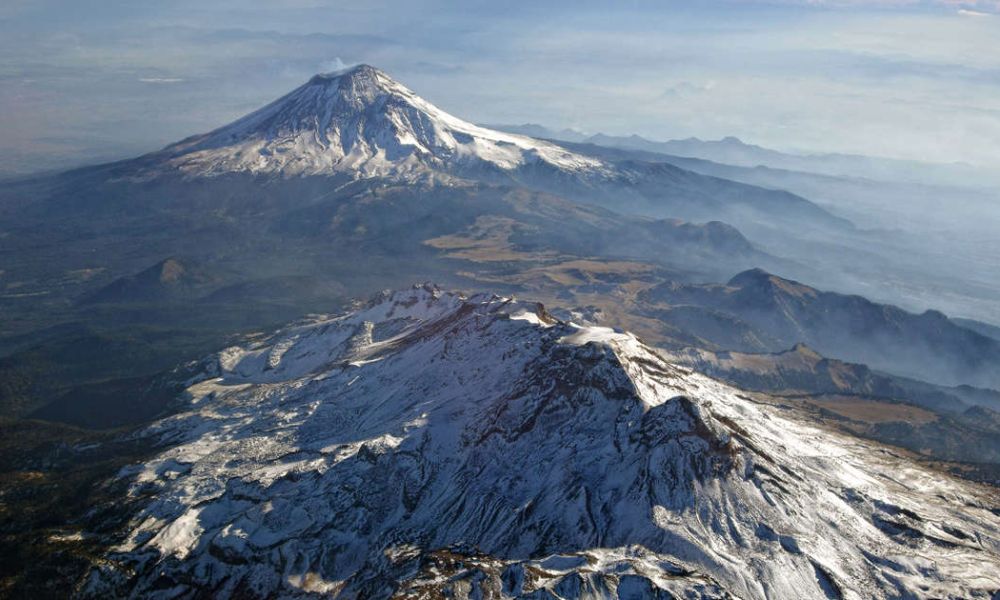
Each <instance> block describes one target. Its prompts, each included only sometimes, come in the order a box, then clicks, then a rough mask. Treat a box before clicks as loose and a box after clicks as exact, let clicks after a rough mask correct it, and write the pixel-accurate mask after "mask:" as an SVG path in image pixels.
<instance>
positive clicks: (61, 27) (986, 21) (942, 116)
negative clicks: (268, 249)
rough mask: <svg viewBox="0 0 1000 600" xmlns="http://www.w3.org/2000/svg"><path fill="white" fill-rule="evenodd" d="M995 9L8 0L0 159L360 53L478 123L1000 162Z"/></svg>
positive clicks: (108, 152)
mask: <svg viewBox="0 0 1000 600" xmlns="http://www.w3.org/2000/svg"><path fill="white" fill-rule="evenodd" d="M692 5H696V6H692ZM996 13H1000V0H990V1H979V2H974V1H973V2H956V1H951V0H939V1H934V0H927V1H907V0H882V1H879V0H870V1H851V0H839V1H828V2H824V1H823V0H785V1H783V2H758V1H753V0H742V1H740V0H732V1H728V2H721V1H704V0H702V1H698V2H685V3H681V2H648V3H643V2H632V3H620V2H619V3H611V2H600V3H598V2H568V1H560V2H514V3H498V2H485V1H481V2H480V1H470V2H443V1H434V2H358V3H347V2H331V1H327V0H284V1H279V0H269V1H264V0H249V1H241V2H237V1H235V0H222V1H216V2H211V1H208V0H200V1H194V0H174V1H154V0H129V1H124V0H118V1H114V0H104V1H101V2H88V1H84V0H74V1H70V0H30V1H29V0H5V1H4V2H3V3H0V173H12V172H25V171H30V170H33V169H41V168H58V167H61V166H67V165H74V164H80V163H84V162H97V161H102V160H109V159H113V158H121V157H128V156H131V155H135V154H138V153H141V152H144V151H148V150H153V149H156V148H158V147H161V146H163V145H165V144H166V143H168V142H171V141H174V140H177V139H180V138H183V137H185V136H187V135H190V134H192V133H196V132H200V131H205V130H208V129H211V128H214V127H216V126H218V125H221V124H223V123H225V122H227V121H229V120H231V119H233V118H235V117H237V116H239V115H241V114H243V113H246V112H248V111H250V110H252V109H254V108H256V107H258V106H260V105H262V104H264V103H266V102H267V101H269V100H272V99H273V98H274V97H276V96H278V95H280V94H282V93H284V92H286V91H288V90H290V89H291V88H293V87H295V86H297V85H299V84H301V83H302V82H304V81H305V80H306V79H307V78H308V77H309V76H310V75H311V74H313V73H315V72H318V71H324V70H330V69H333V68H335V67H336V66H337V65H339V64H341V63H346V64H352V63H358V62H367V63H370V64H373V65H376V66H378V67H380V68H382V69H384V70H386V71H388V72H389V73H390V74H392V75H393V76H395V77H396V78H397V79H399V80H400V81H402V82H403V83H405V84H407V85H408V86H410V87H411V88H413V89H414V90H416V91H417V92H418V93H420V94H421V95H423V96H424V97H426V98H427V99H429V100H431V101H432V102H434V103H436V104H438V105H439V106H441V107H442V108H444V109H446V110H449V111H451V112H453V113H455V114H457V115H459V116H461V117H463V118H466V119H469V120H472V121H477V122H491V123H523V122H537V123H542V124H545V125H548V126H552V127H575V128H578V129H582V130H584V131H587V132H591V133H594V132H605V133H611V134H628V133H639V134H641V135H644V136H647V137H651V138H656V139H667V138H674V137H687V136H698V137H703V138H718V137H723V136H726V135H735V136H739V137H741V138H743V139H745V140H747V141H750V142H754V143H759V144H762V145H767V146H772V147H777V148H781V149H800V150H809V151H844V152H857V153H867V154H875V155H883V156H895V157H903V158H916V159H923V160H933V161H966V162H972V163H975V164H980V165H986V166H998V167H1000V15H998V14H996Z"/></svg>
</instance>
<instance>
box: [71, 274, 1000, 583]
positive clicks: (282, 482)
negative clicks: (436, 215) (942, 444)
mask: <svg viewBox="0 0 1000 600" xmlns="http://www.w3.org/2000/svg"><path fill="white" fill-rule="evenodd" d="M188 396H189V398H190V407H189V409H188V410H187V411H185V412H182V413H180V414H178V415H176V416H173V417H170V418H168V419H165V420H163V421H161V422H159V423H157V424H156V425H154V426H152V427H151V428H150V429H149V430H148V431H147V432H146V433H145V435H148V436H153V437H155V438H159V439H160V440H161V441H162V443H164V444H167V445H169V447H168V448H167V449H165V450H164V451H163V452H162V453H161V454H160V455H159V456H157V457H156V458H154V459H153V460H150V461H149V462H147V463H145V464H140V465H137V466H135V468H132V469H129V470H127V471H126V472H123V473H122V474H121V476H122V477H125V478H127V479H128V480H129V481H131V489H132V492H131V493H132V494H133V495H135V496H136V497H140V496H142V495H143V494H150V498H151V500H150V501H148V503H146V504H145V507H144V508H143V509H142V510H141V512H140V513H139V514H137V515H136V516H135V518H134V519H132V521H131V524H130V525H129V528H128V531H127V535H126V537H125V539H124V540H123V541H122V542H121V544H120V545H119V546H118V547H117V548H115V549H114V551H113V552H111V553H110V554H109V556H108V559H109V561H108V562H107V563H106V566H104V567H101V568H100V569H96V570H95V571H94V572H93V574H92V577H91V578H90V580H89V581H88V585H87V587H86V590H85V592H86V594H85V595H90V596H92V597H106V596H107V595H108V594H120V593H123V592H125V591H126V590H127V591H129V592H130V593H131V594H132V595H135V596H143V597H154V598H156V597H162V598H167V597H175V596H178V595H185V594H187V593H189V592H190V591H191V590H197V591H200V592H202V593H209V594H213V595H239V596H241V597H272V596H285V597H297V596H309V595H314V594H334V595H336V594H340V595H341V597H345V598H347V597H366V598H373V597H374V598H378V597H389V596H391V595H393V594H400V595H403V596H406V597H437V596H438V595H439V594H451V595H454V596H457V597H515V596H518V597H520V596H532V597H561V598H580V597H588V596H591V597H592V596H593V595H598V596H606V595H617V596H618V597H621V598H630V597H636V598H639V597H664V598H669V597H673V596H671V594H674V595H682V596H684V597H700V598H722V597H731V596H729V595H728V594H731V595H733V596H737V597H741V598H772V597H780V598H791V597H808V598H824V597H830V598H840V597H844V598H862V597H864V598H873V597H874V598H890V597H893V598H894V597H899V596H900V595H909V596H912V597H928V598H929V597H984V598H986V597H989V595H990V594H991V593H992V591H993V590H995V589H997V588H998V587H1000V575H998V573H1000V517H997V515H996V514H995V513H994V512H991V508H992V507H995V506H996V504H995V499H994V498H992V497H991V496H990V495H989V492H988V491H987V490H986V489H985V488H980V487H977V486H975V485H973V484H969V483H964V482H959V481H957V480H953V479H951V478H948V477H946V476H944V475H939V474H935V473H932V472H930V471H927V470H925V469H923V468H921V467H918V466H916V465H914V464H912V463H909V462H907V461H906V460H904V459H902V458H900V457H898V456H897V455H895V454H893V453H891V452H889V451H887V450H884V449H882V448H880V447H878V446H876V445H873V444H870V443H867V442H863V441H860V440H856V439H853V438H849V437H845V436H842V435H838V434H834V433H831V432H827V431H824V430H821V429H818V428H816V427H814V426H810V425H807V424H804V423H801V422H797V421H795V420H793V419H792V418H789V417H787V416H784V415H782V414H780V413H779V412H778V411H776V410H775V409H773V408H770V407H767V406H762V405H757V404H755V403H753V402H751V401H750V400H747V399H746V398H745V397H742V396H741V395H739V394H738V392H737V391H736V390H734V389H732V388H729V387H727V386H725V385H722V384H720V383H718V382H715V381H713V380H710V379H708V378H706V377H703V376H700V375H696V374H694V373H692V372H690V371H688V370H687V369H684V368H681V367H675V366H673V365H671V364H669V363H667V362H665V361H664V360H663V359H662V358H661V357H660V356H659V355H658V354H657V353H655V352H654V351H652V350H651V349H649V348H647V347H646V346H645V345H643V344H642V343H641V342H640V341H639V340H638V339H636V338H635V337H634V336H632V335H630V334H625V333H616V332H614V331H612V330H609V329H605V328H599V327H580V326H576V325H573V324H569V323H565V322H561V321H557V320H556V319H554V318H553V317H551V316H550V315H549V314H548V313H546V312H545V311H544V309H542V308H541V307H540V306H539V305H537V304H528V303H522V302H518V301H514V300H511V299H506V298H500V297H496V296H473V297H471V298H465V297H462V296H460V295H456V294H449V293H442V292H440V291H438V290H437V289H435V288H433V287H417V288H414V289H412V290H409V291H404V292H397V293H394V294H386V295H383V296H381V297H379V298H378V299H377V300H375V301H373V302H372V303H371V304H369V305H368V306H366V307H364V308H362V309H359V310H358V311H356V312H353V313H350V314H347V315H345V316H341V317H335V318H321V319H316V320H312V321H309V322H304V323H300V324H297V325H294V326H291V327H289V328H287V329H285V330H282V331H280V332H278V333H276V334H275V335H274V336H273V337H272V338H271V339H269V340H267V341H264V342H259V343H256V344H251V345H248V346H243V347H233V348H230V349H228V350H226V351H224V352H222V353H221V354H220V355H219V357H218V361H217V367H215V368H213V369H211V370H210V372H209V373H206V375H205V376H204V378H203V379H202V380H201V381H199V382H197V383H194V384H193V385H192V386H191V387H190V388H189V390H188Z"/></svg>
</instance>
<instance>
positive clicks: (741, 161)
mask: <svg viewBox="0 0 1000 600" xmlns="http://www.w3.org/2000/svg"><path fill="white" fill-rule="evenodd" d="M492 127H493V128H494V129H498V130H501V131H508V132H511V133H519V134H523V135H530V136H532V137H537V138H542V139H551V140H560V141H566V142H574V143H584V144H595V145H598V146H607V147H611V148H622V149H628V150H642V151H647V152H657V153H661V154H670V155H674V156H678V157H687V158H698V159H702V160H710V161H713V162H717V163H723V164H727V165H733V166H740V167H759V166H763V167H769V168H773V169H785V170H790V171H803V172H808V173H817V174H823V175H833V176H839V177H852V178H861V179H874V180H889V181H908V182H915V183H925V184H947V185H983V184H988V185H996V184H997V183H1000V177H997V176H996V174H995V173H992V172H991V171H990V170H988V169H983V168H979V167H975V166H973V165H968V164H964V163H946V162H941V163H929V162H921V161H912V160H900V159H893V158H883V157H873V156H864V155H859V154H838V153H822V154H797V153H790V152H781V151H778V150H772V149H769V148H765V147H763V146H758V145H754V144H748V143H746V142H744V141H742V140H740V139H739V138H737V137H733V136H729V137H724V138H722V139H719V140H702V139H699V138H696V137H689V138H685V139H676V140H668V141H662V142H661V141H654V140H650V139H647V138H645V137H642V136H640V135H636V134H632V135H628V136H613V135H605V134H603V133H597V134H594V135H586V134H583V133H581V132H579V131H576V130H573V129H562V130H553V129H549V128H547V127H544V126H542V125H538V124H524V125H493V126H492Z"/></svg>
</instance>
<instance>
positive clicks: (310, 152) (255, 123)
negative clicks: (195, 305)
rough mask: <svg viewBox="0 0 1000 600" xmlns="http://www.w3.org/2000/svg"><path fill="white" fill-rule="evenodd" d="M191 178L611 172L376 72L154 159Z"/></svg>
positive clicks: (316, 80)
mask: <svg viewBox="0 0 1000 600" xmlns="http://www.w3.org/2000/svg"><path fill="white" fill-rule="evenodd" d="M154 156H155V157H156V158H158V159H160V160H162V161H163V162H162V163H159V165H160V166H161V167H162V166H164V165H167V166H170V167H172V168H177V169H180V170H181V171H182V172H184V173H187V174H190V175H199V176H206V175H207V176H211V175H221V174H226V173H240V172H248V173H264V174H280V175H284V176H293V175H329V174H333V173H345V174H350V175H351V176H352V177H374V176H419V175H422V174H424V173H426V172H427V171H428V169H429V168H433V169H442V168H444V169H446V170H449V169H450V170H454V169H461V168H482V167H489V168H495V169H501V170H510V169H514V168H517V167H520V166H524V165H526V164H530V163H536V162H542V163H545V164H548V165H551V166H554V167H556V168H558V169H563V170H569V171H578V170H601V169H603V168H604V166H603V163H601V162H600V161H598V160H597V159H593V158H589V157H585V156H581V155H579V154H574V153H572V152H569V151H567V150H565V149H563V148H560V147H559V146H556V145H555V144H551V143H548V142H544V141H541V140H535V139H532V138H529V137H525V136H520V135H515V134H509V133H503V132H499V131H493V130H490V129H485V128H483V127H479V126H477V125H473V124H472V123H468V122H466V121H463V120H461V119H459V118H457V117H454V116H452V115H450V114H448V113H446V112H444V111H443V110H441V109H439V108H438V107H436V106H434V105H433V104H431V103H429V102H427V101H426V100H424V99H423V98H420V97H419V96H417V95H416V94H414V93H413V92H412V91H410V90H409V89H407V88H406V87H405V86H403V85H402V84H400V83H398V82H396V81H395V80H393V79H392V78H390V77H389V76H388V75H386V74H385V73H383V72H382V71H379V70H378V69H376V68H374V67H370V66H368V65H361V66H357V67H352V68H350V69H346V70H344V71H338V72H335V73H329V74H324V75H317V76H315V77H313V78H312V79H311V80H310V81H309V82H308V83H306V84H305V85H303V86H301V87H299V88H297V89H295V90H293V91H292V92H291V93H289V94H288V95H286V96H284V97H282V98H279V99H278V100H276V101H274V102H272V103H271V104H269V105H267V106H265V107H264V108H262V109H260V110H258V111H256V112H253V113H251V114H249V115H247V116H245V117H243V118H241V119H239V120H237V121H235V122H233V123H231V124H229V125H226V126H224V127H222V128H220V129H217V130H215V131H212V132H210V133H207V134H204V135H200V136H195V137H192V138H188V139H186V140H183V141H181V142H179V143H177V144H174V145H172V146H168V147H167V148H166V149H164V150H163V151H162V152H160V153H157V154H156V155H154Z"/></svg>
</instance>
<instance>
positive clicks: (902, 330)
mask: <svg viewBox="0 0 1000 600" xmlns="http://www.w3.org/2000/svg"><path fill="white" fill-rule="evenodd" d="M642 298H643V299H644V300H645V301H647V302H649V303H651V305H653V306H654V307H661V310H657V312H656V314H657V316H658V318H660V319H662V320H664V321H667V322H670V323H672V324H674V325H676V326H678V327H680V328H682V329H684V330H685V331H689V332H691V333H693V334H695V335H698V336H700V337H702V338H703V339H704V340H706V341H707V342H709V343H713V344H717V345H718V346H719V347H721V348H722V349H728V350H736V351H742V352H775V351H779V350H784V349H787V348H790V347H792V346H793V345H795V344H800V343H804V344H807V345H809V346H810V347H812V348H815V349H816V350H818V351H819V352H820V353H821V354H823V355H825V356H829V357H836V358H841V359H844V360H849V361H851V362H856V363H864V364H867V365H870V366H871V367H873V368H876V369H881V370H885V371H889V372H892V373H896V374H898V375H904V376H908V377H913V378H917V379H924V380H927V381H935V382H939V383H943V384H946V385H960V384H972V385H976V386H981V387H989V388H994V389H1000V340H997V339H994V338H992V337H989V336H987V335H984V334H983V333H980V332H977V331H973V330H972V329H969V328H967V327H964V326H962V325H961V324H960V323H957V322H954V321H952V320H950V319H948V318H947V317H946V316H945V315H943V314H941V313H940V312H937V311H927V312H924V313H922V314H913V313H910V312H907V311H904V310H902V309H900V308H897V307H895V306H890V305H884V304H877V303H874V302H871V301H870V300H867V299H865V298H863V297H861V296H847V295H843V294H836V293H832V292H822V291H819V290H817V289H815V288H812V287H809V286H807V285H803V284H801V283H799V282H796V281H791V280H788V279H783V278H781V277H778V276H775V275H772V274H770V273H767V272H765V271H763V270H760V269H753V270H750V271H746V272H744V273H740V274H738V275H736V276H735V277H733V278H732V279H730V280H729V282H728V283H726V284H701V285H699V284H681V283H673V282H671V283H665V284H662V285H659V286H656V287H654V288H651V289H649V290H647V291H645V292H643V294H642ZM654 310H656V309H655V308H654Z"/></svg>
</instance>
